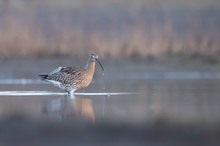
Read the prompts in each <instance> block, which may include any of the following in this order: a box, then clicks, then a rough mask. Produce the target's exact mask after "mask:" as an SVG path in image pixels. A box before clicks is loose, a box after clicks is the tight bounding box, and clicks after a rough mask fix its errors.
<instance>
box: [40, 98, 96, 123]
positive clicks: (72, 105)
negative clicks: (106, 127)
mask: <svg viewBox="0 0 220 146" xmlns="http://www.w3.org/2000/svg"><path fill="white" fill-rule="evenodd" d="M43 112H44V113H46V114H48V115H49V116H51V117H55V118H58V119H59V120H86V121H89V122H91V123H95V114H94V110H93V106H92V100H91V99H88V98H84V97H76V96H74V97H71V98H69V97H68V98H58V99H54V100H52V101H50V102H49V103H48V104H46V106H45V107H43Z"/></svg>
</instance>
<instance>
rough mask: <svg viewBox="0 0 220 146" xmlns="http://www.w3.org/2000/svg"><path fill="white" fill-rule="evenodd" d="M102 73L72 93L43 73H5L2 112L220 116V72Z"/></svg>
mask: <svg viewBox="0 0 220 146" xmlns="http://www.w3.org/2000/svg"><path fill="white" fill-rule="evenodd" d="M99 78H102V79H97V77H96V78H95V79H94V80H93V82H92V83H91V85H90V86H89V87H88V88H86V89H83V90H79V91H77V92H76V94H75V95H74V97H71V98H69V97H68V96H67V94H66V93H65V92H63V91H62V90H60V89H58V88H57V87H54V86H52V85H51V84H48V83H45V82H42V81H40V80H38V79H24V78H23V79H0V90H1V91H0V117H4V116H7V115H13V114H23V115H25V116H29V117H35V118H42V117H43V118H46V119H52V120H59V121H62V120H73V119H85V120H88V121H90V122H116V123H117V122H128V123H135V124H139V123H146V122H152V121H154V120H157V119H160V118H163V119H166V120H169V121H172V122H180V123H207V124H212V123H216V122H218V121H219V120H220V113H219V111H220V106H219V104H220V82H219V81H220V74H219V73H218V72H202V73H201V72H195V71H194V72H144V73H140V72H133V73H131V72H130V73H125V74H120V73H118V74H117V75H114V76H113V77H112V76H111V75H107V76H99ZM103 80H104V81H103Z"/></svg>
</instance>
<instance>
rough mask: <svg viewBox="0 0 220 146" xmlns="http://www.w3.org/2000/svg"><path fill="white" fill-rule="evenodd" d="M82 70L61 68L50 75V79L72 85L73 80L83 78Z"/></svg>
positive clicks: (78, 68) (79, 68)
mask: <svg viewBox="0 0 220 146" xmlns="http://www.w3.org/2000/svg"><path fill="white" fill-rule="evenodd" d="M82 70H83V68H81V67H59V68H57V69H55V70H54V71H52V72H51V73H50V74H49V77H48V79H49V80H54V81H58V82H61V83H63V84H71V82H72V80H73V79H75V78H77V77H79V76H81V71H82Z"/></svg>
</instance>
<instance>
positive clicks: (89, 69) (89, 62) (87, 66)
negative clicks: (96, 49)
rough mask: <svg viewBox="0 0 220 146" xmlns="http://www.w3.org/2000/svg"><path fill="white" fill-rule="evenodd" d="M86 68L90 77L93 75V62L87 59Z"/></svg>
mask: <svg viewBox="0 0 220 146" xmlns="http://www.w3.org/2000/svg"><path fill="white" fill-rule="evenodd" d="M86 70H87V72H88V74H89V75H91V78H92V77H93V74H94V72H95V62H91V61H88V63H87V65H86Z"/></svg>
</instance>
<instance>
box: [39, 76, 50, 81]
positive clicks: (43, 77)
mask: <svg viewBox="0 0 220 146" xmlns="http://www.w3.org/2000/svg"><path fill="white" fill-rule="evenodd" d="M39 77H40V79H41V80H46V79H47V78H48V75H39Z"/></svg>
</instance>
